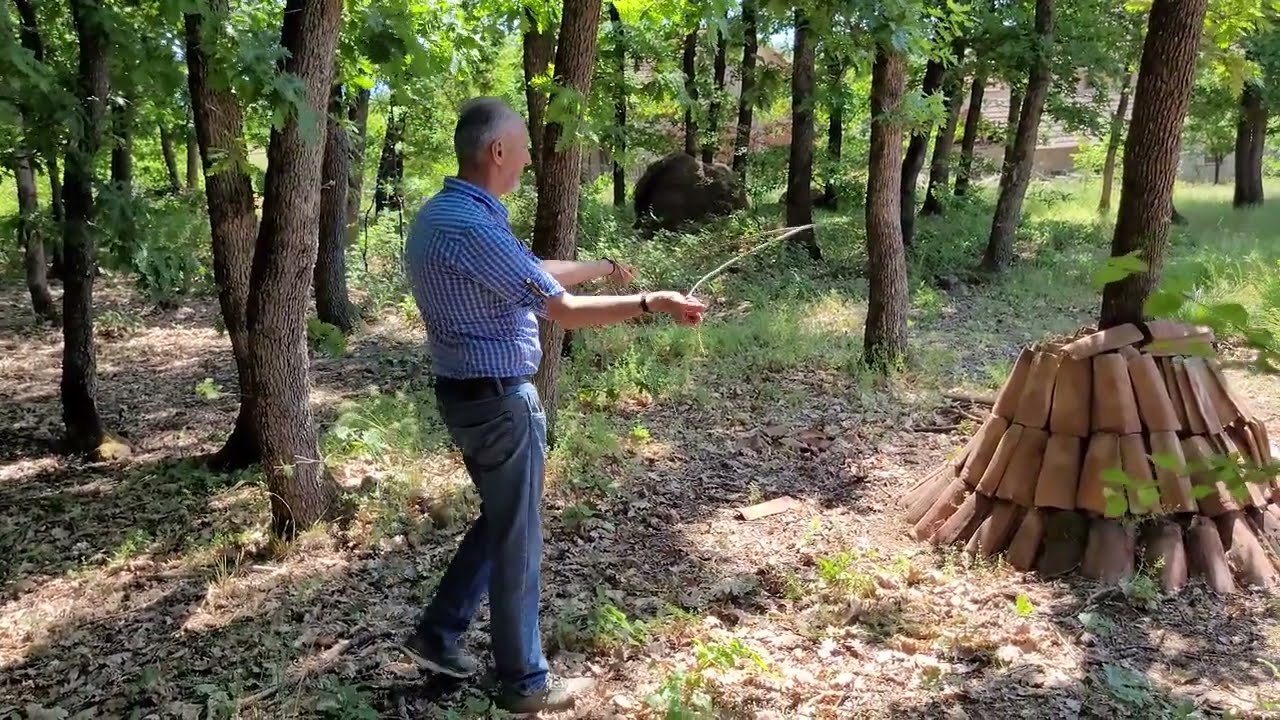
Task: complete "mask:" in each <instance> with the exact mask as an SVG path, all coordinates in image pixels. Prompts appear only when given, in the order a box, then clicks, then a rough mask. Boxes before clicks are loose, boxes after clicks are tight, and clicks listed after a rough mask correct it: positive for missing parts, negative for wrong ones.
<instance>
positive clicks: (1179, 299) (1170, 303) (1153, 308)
mask: <svg viewBox="0 0 1280 720" xmlns="http://www.w3.org/2000/svg"><path fill="white" fill-rule="evenodd" d="M1185 302H1186V296H1185V295H1183V294H1182V293H1178V292H1169V291H1165V290H1159V291H1156V292H1155V293H1153V294H1152V295H1151V297H1149V298H1147V302H1146V304H1145V305H1144V306H1143V308H1142V312H1143V314H1145V315H1146V316H1147V317H1153V318H1161V317H1169V316H1171V315H1173V314H1175V313H1177V312H1178V311H1179V310H1181V309H1182V305H1183V303H1185Z"/></svg>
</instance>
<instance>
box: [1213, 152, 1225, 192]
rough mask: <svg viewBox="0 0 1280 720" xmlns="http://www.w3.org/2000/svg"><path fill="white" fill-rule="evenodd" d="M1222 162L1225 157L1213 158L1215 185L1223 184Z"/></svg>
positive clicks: (1217, 156) (1215, 156)
mask: <svg viewBox="0 0 1280 720" xmlns="http://www.w3.org/2000/svg"><path fill="white" fill-rule="evenodd" d="M1222 160H1223V157H1222V156H1221V155H1214V156H1213V184H1214V185H1221V184H1222Z"/></svg>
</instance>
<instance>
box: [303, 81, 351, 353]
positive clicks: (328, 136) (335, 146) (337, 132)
mask: <svg viewBox="0 0 1280 720" xmlns="http://www.w3.org/2000/svg"><path fill="white" fill-rule="evenodd" d="M344 107H345V103H344V98H343V89H342V87H341V86H338V85H335V86H334V88H333V90H332V92H331V94H330V98H329V112H328V121H327V122H326V123H325V125H326V127H325V142H324V163H323V165H322V169H321V180H320V182H321V186H320V238H319V240H320V241H319V253H318V254H317V256H316V266H315V277H314V281H313V285H314V287H315V293H316V317H317V318H318V319H319V320H320V321H322V322H326V323H329V324H330V325H333V326H335V327H337V328H338V329H339V330H341V331H342V332H343V333H344V334H346V333H350V332H351V331H352V330H354V329H355V327H356V323H357V322H358V319H359V318H358V313H357V312H356V308H355V306H353V305H352V304H351V300H350V295H349V293H348V292H347V193H348V192H349V191H350V182H351V178H350V170H349V168H350V164H351V146H350V142H349V141H348V139H347V131H346V129H344V128H343V126H342V116H343V108H344Z"/></svg>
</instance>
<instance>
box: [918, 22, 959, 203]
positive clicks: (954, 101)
mask: <svg viewBox="0 0 1280 720" xmlns="http://www.w3.org/2000/svg"><path fill="white" fill-rule="evenodd" d="M952 51H953V52H954V53H955V55H956V63H957V67H955V68H952V69H951V71H950V72H949V73H948V77H947V81H946V84H945V85H943V87H942V95H943V98H944V99H945V100H944V102H945V104H946V107H947V121H946V124H944V125H943V126H942V129H941V130H939V131H938V138H937V139H936V140H934V143H933V159H932V160H931V161H930V163H929V188H928V190H926V191H925V196H924V205H923V206H921V208H920V212H921V214H924V215H940V214H942V201H941V200H940V197H941V195H942V193H943V192H945V188H946V187H947V186H948V185H950V184H951V150H952V148H954V147H955V144H956V126H957V125H959V124H960V106H961V104H962V102H963V100H964V96H963V94H962V93H963V91H964V75H962V74H961V73H960V68H959V67H958V65H959V63H960V62H961V61H962V60H963V59H964V51H965V42H964V40H962V39H961V40H956V41H955V44H954V45H952Z"/></svg>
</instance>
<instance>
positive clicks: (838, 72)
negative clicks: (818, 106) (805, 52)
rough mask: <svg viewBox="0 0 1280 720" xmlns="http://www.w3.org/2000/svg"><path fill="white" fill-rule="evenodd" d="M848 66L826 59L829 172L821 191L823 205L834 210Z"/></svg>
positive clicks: (836, 201) (838, 198)
mask: <svg viewBox="0 0 1280 720" xmlns="http://www.w3.org/2000/svg"><path fill="white" fill-rule="evenodd" d="M846 70H848V66H847V65H846V64H845V63H844V60H843V58H838V57H829V58H828V59H827V80H828V82H829V84H830V90H829V92H830V96H831V102H830V107H828V109H827V120H828V122H827V162H828V165H829V166H830V168H831V170H830V172H828V173H827V175H828V176H827V184H826V187H825V188H824V189H823V193H822V203H823V205H825V206H827V207H829V208H834V207H836V206H837V205H838V204H839V202H840V190H839V188H837V187H836V181H835V177H834V175H835V173H836V170H837V168H839V167H840V154H841V152H843V150H844V96H843V94H841V92H840V86H841V85H842V84H843V83H844V74H845V71H846Z"/></svg>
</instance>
